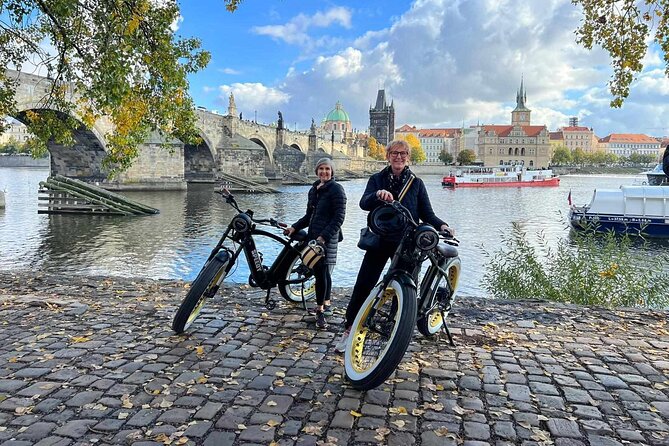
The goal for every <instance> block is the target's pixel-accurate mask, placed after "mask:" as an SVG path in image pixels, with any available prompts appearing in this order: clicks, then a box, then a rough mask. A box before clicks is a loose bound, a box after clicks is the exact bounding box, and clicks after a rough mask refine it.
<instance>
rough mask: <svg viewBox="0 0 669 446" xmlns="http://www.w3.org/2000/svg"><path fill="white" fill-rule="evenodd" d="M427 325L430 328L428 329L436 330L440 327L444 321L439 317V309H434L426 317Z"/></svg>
mask: <svg viewBox="0 0 669 446" xmlns="http://www.w3.org/2000/svg"><path fill="white" fill-rule="evenodd" d="M427 321H428V322H427V325H428V327H429V328H430V331H433V330H437V329H439V328H441V325H442V324H443V322H444V319H443V318H442V317H441V311H439V310H434V311H433V312H432V313H430V315H429V316H428V319H427Z"/></svg>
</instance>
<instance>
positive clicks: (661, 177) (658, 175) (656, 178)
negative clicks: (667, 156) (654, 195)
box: [644, 164, 667, 186]
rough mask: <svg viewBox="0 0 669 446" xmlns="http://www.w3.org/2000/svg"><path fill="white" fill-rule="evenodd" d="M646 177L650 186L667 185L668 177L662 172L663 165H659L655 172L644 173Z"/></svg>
mask: <svg viewBox="0 0 669 446" xmlns="http://www.w3.org/2000/svg"><path fill="white" fill-rule="evenodd" d="M644 175H646V178H648V184H649V185H650V186H660V185H661V184H663V183H664V184H666V183H667V176H666V175H665V174H664V171H663V170H662V164H658V165H657V166H655V168H654V169H653V170H649V171H647V172H644Z"/></svg>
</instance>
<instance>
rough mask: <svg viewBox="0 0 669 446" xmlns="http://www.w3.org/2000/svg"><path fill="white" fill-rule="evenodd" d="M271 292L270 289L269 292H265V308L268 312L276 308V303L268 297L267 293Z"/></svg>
mask: <svg viewBox="0 0 669 446" xmlns="http://www.w3.org/2000/svg"><path fill="white" fill-rule="evenodd" d="M271 291H272V289H271V288H270V289H269V290H267V296H265V308H267V309H268V310H270V311H271V310H273V309H274V308H276V301H275V300H274V299H272V298H271V297H269V293H270V292H271Z"/></svg>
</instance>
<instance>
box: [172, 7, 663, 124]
mask: <svg viewBox="0 0 669 446" xmlns="http://www.w3.org/2000/svg"><path fill="white" fill-rule="evenodd" d="M180 5H181V8H182V20H181V21H180V22H179V23H178V31H177V33H178V34H180V35H182V36H188V37H198V38H200V39H201V40H202V45H203V47H204V48H205V49H207V50H209V51H210V52H211V54H212V60H211V62H210V64H209V66H208V67H207V68H206V69H205V70H203V71H202V72H200V73H197V74H195V75H193V76H192V77H191V78H190V82H191V94H192V96H193V98H194V100H195V103H196V105H199V106H204V107H206V108H208V109H212V110H218V111H220V112H222V113H225V112H226V110H227V104H228V99H227V98H228V96H229V93H230V92H231V91H232V92H233V93H234V95H235V100H236V104H237V108H238V110H239V111H241V112H242V113H243V114H244V117H245V118H251V119H252V118H253V116H254V113H255V112H257V116H258V120H259V121H262V122H271V121H274V120H276V117H277V111H278V110H281V111H282V113H283V116H284V119H285V121H286V123H287V125H289V126H290V128H291V129H292V128H293V127H294V126H297V128H298V129H305V128H308V126H309V124H310V122H311V118H314V119H315V120H316V122H319V121H320V120H321V119H322V118H323V117H324V116H325V115H326V114H327V113H328V112H329V111H330V110H331V109H333V108H334V105H335V103H336V102H337V101H341V103H342V104H343V107H344V109H345V110H346V111H347V112H348V113H349V115H350V117H351V120H352V124H353V127H354V128H356V129H359V130H365V129H366V128H367V126H368V125H369V115H368V110H369V106H370V104H372V103H373V102H374V101H375V98H376V92H377V90H378V88H379V87H380V86H383V87H385V89H386V92H387V95H388V97H389V98H391V99H393V100H394V102H395V108H396V127H399V126H401V125H402V124H411V125H416V126H418V127H459V126H460V125H462V124H463V123H464V125H465V126H468V125H473V124H476V123H477V122H479V123H482V124H506V123H509V122H510V112H511V110H512V109H513V107H514V106H515V96H516V91H517V89H518V87H519V83H520V79H521V76H523V78H524V82H525V87H526V91H527V106H528V107H529V108H530V109H531V110H532V111H533V112H532V123H533V124H545V125H547V126H548V127H549V129H551V130H554V129H556V128H557V127H560V126H564V125H566V124H567V120H568V118H569V117H570V116H578V117H579V119H580V123H581V125H585V126H588V127H592V128H594V130H595V132H596V134H597V135H598V136H600V137H603V136H606V135H608V134H610V133H645V134H649V135H653V136H662V135H669V105H668V104H669V80H668V79H667V78H666V77H665V76H664V72H663V70H664V67H663V64H662V60H661V57H660V55H659V53H658V52H657V51H656V49H655V48H651V51H650V52H649V54H648V56H647V57H646V60H645V69H644V72H643V73H642V75H641V76H640V77H639V79H638V80H637V81H636V82H635V84H634V86H633V89H632V93H631V95H630V97H629V98H628V99H627V101H626V102H625V105H624V106H623V108H622V109H611V108H610V107H609V101H610V99H611V98H610V95H609V93H608V90H607V82H608V80H609V78H610V75H611V68H610V66H609V61H608V58H607V56H606V54H605V53H604V52H603V51H602V50H598V49H596V50H593V51H586V50H584V49H583V48H581V47H579V46H578V45H576V43H575V39H574V30H575V29H576V27H577V26H578V23H579V19H580V14H579V10H578V9H577V8H576V7H575V6H573V5H572V4H571V2H570V1H569V0H541V1H531V2H527V1H523V0H462V1H455V0H416V1H414V2H409V1H377V0H370V1H364V2H360V1H356V2H353V1H323V2H314V1H304V0H302V1H297V0H275V1H271V0H264V1H259V0H244V1H243V2H242V4H241V6H240V8H239V10H238V11H236V12H235V13H232V14H231V13H228V12H227V11H226V10H225V8H224V5H223V2H222V1H220V0H200V1H182V2H181V3H180Z"/></svg>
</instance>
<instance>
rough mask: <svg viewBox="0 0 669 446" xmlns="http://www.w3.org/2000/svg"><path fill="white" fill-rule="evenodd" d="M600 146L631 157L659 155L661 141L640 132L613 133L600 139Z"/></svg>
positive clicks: (619, 154) (616, 153)
mask: <svg viewBox="0 0 669 446" xmlns="http://www.w3.org/2000/svg"><path fill="white" fill-rule="evenodd" d="M599 146H600V147H601V148H602V149H604V150H605V151H607V152H609V153H613V154H615V155H618V156H624V157H626V158H627V157H629V156H630V155H632V154H633V153H636V154H639V155H653V156H659V155H660V154H661V151H660V141H658V140H657V139H655V138H651V137H650V136H646V135H642V134H638V133H611V134H610V135H609V136H606V137H604V138H602V139H600V140H599Z"/></svg>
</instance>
